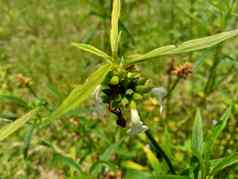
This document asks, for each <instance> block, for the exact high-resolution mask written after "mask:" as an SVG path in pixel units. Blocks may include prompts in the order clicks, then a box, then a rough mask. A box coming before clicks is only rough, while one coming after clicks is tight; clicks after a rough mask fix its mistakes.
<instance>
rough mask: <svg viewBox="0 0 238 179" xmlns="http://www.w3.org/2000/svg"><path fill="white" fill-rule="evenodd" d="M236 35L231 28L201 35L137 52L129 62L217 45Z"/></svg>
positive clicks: (129, 58)
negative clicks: (209, 34) (142, 52)
mask: <svg viewBox="0 0 238 179" xmlns="http://www.w3.org/2000/svg"><path fill="white" fill-rule="evenodd" d="M237 35H238V30H232V31H228V32H222V33H219V34H215V35H211V36H208V37H203V38H199V39H194V40H189V41H187V42H184V43H182V44H180V45H168V46H164V47H160V48H157V49H154V50H152V51H150V52H148V53H146V54H137V55H131V56H128V57H127V59H128V62H127V63H129V64H134V63H139V62H142V61H145V60H150V59H151V58H155V57H159V56H165V55H175V54H182V53H187V52H192V51H196V50H201V49H206V48H209V47H212V46H214V45H217V44H219V43H221V42H223V41H225V40H227V39H230V38H232V37H235V36H237Z"/></svg>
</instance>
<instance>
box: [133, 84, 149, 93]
mask: <svg viewBox="0 0 238 179" xmlns="http://www.w3.org/2000/svg"><path fill="white" fill-rule="evenodd" d="M148 91H149V88H148V87H146V86H144V85H138V86H136V92H139V93H145V92H148Z"/></svg>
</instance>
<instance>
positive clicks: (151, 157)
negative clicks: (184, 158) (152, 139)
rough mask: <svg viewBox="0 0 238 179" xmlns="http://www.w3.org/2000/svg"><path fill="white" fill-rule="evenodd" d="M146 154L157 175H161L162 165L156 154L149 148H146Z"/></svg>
mask: <svg viewBox="0 0 238 179" xmlns="http://www.w3.org/2000/svg"><path fill="white" fill-rule="evenodd" d="M144 152H145V155H146V158H147V159H148V162H149V164H150V165H151V167H152V168H153V169H154V171H156V172H157V173H160V171H161V165H160V162H159V160H158V159H157V158H156V156H155V154H154V153H153V152H152V151H151V150H150V148H149V147H147V146H145V147H144Z"/></svg>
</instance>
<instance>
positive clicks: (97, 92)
mask: <svg viewBox="0 0 238 179" xmlns="http://www.w3.org/2000/svg"><path fill="white" fill-rule="evenodd" d="M100 92H101V85H98V86H97V87H96V89H95V91H94V95H95V99H96V103H100V102H101V101H102V99H101V96H100Z"/></svg>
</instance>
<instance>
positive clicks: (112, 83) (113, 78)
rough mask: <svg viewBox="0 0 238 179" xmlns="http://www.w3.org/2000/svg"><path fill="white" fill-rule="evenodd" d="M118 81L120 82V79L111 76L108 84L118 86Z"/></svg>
mask: <svg viewBox="0 0 238 179" xmlns="http://www.w3.org/2000/svg"><path fill="white" fill-rule="evenodd" d="M119 81H120V79H119V77H118V76H113V77H112V78H111V81H110V84H111V85H118V84H119Z"/></svg>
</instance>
